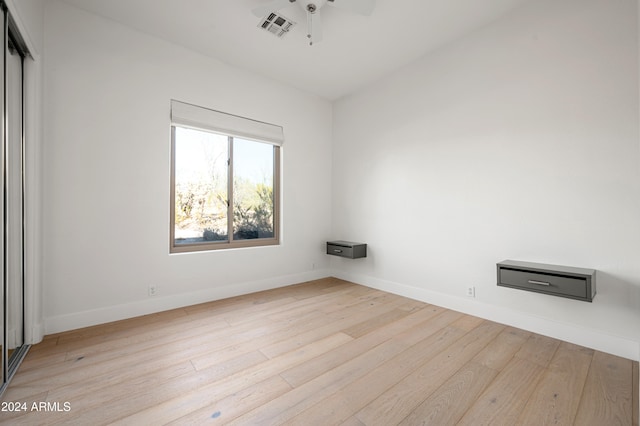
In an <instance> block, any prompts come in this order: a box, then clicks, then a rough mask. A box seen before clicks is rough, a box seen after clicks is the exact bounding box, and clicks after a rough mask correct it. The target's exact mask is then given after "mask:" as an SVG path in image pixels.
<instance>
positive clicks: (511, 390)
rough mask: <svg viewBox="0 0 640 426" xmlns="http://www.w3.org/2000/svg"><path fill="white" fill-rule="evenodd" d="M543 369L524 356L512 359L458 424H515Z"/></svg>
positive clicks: (477, 425)
mask: <svg viewBox="0 0 640 426" xmlns="http://www.w3.org/2000/svg"><path fill="white" fill-rule="evenodd" d="M543 373H544V368H543V367H541V366H539V365H538V364H536V363H533V362H530V361H527V360H525V359H522V358H513V360H512V361H511V362H510V363H509V364H508V365H507V366H506V367H505V368H504V370H502V372H500V374H499V375H498V376H497V377H496V379H495V380H494V381H493V382H492V383H491V384H490V385H489V386H488V387H487V389H485V391H484V392H483V393H482V394H481V395H480V396H479V397H478V399H477V400H476V401H475V403H474V404H473V405H472V406H471V408H469V410H468V411H467V412H466V413H465V415H464V416H463V417H462V418H461V419H460V421H459V422H458V425H469V426H479V425H492V426H499V425H504V426H512V425H515V424H517V423H516V421H517V420H518V416H519V415H520V413H521V412H522V409H523V408H524V406H525V404H526V403H527V398H528V397H529V395H530V394H531V392H533V386H535V384H536V383H537V382H538V380H539V379H540V377H541V376H542V374H543Z"/></svg>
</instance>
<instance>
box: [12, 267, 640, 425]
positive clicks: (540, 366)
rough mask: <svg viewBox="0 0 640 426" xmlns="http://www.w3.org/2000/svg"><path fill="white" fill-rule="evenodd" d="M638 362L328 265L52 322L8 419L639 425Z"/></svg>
mask: <svg viewBox="0 0 640 426" xmlns="http://www.w3.org/2000/svg"><path fill="white" fill-rule="evenodd" d="M637 370H638V363H637V362H632V361H630V360H627V359H623V358H619V357H616V356H612V355H608V354H605V353H602V352H597V351H593V350H591V349H587V348H584V347H579V346H576V345H572V344H569V343H564V342H561V341H558V340H555V339H551V338H548V337H544V336H541V335H537V334H533V333H529V332H527V331H523V330H519V329H516V328H512V327H508V326H504V325H501V324H497V323H493V322H490V321H486V320H482V319H479V318H475V317H472V316H468V315H463V314H460V313H458V312H454V311H450V310H447V309H443V308H440V307H437V306H433V305H428V304H425V303H421V302H417V301H413V300H410V299H406V298H403V297H399V296H395V295H391V294H388V293H384V292H381V291H377V290H373V289H369V288H366V287H362V286H358V285H355V284H352V283H348V282H345V281H341V280H338V279H333V278H329V279H324V280H319V281H314V282H309V283H303V284H300V285H296V286H291V287H286V288H282V289H276V290H271V291H266V292H261V293H256V294H253V295H247V296H241V297H235V298H231V299H227V300H221V301H216V302H211V303H206V304H202V305H197V306H192V307H188V308H184V309H176V310H173V311H169V312H164V313H160V314H154V315H148V316H144V317H140V318H135V319H131V320H126V321H120V322H116V323H111V324H105V325H101V326H96V327H91V328H86V329H82V330H77V331H72V332H67V333H61V334H57V335H52V336H47V337H46V338H45V340H44V341H43V342H42V343H40V344H38V345H35V346H34V347H33V348H32V349H31V351H30V352H29V354H28V355H27V357H26V359H25V361H24V363H23V364H22V366H21V367H20V370H19V371H18V373H17V375H16V376H15V377H14V380H13V382H12V384H11V385H10V387H9V389H8V390H7V392H6V393H5V395H4V398H3V401H4V402H19V403H21V404H22V403H24V405H22V407H24V408H26V411H23V412H6V411H5V412H0V422H1V423H5V424H11V425H21V424H29V425H48V424H64V425H83V426H84V425H100V424H122V425H160V424H172V425H190V424H195V425H198V424H224V425H246V424H259V425H267V424H292V425H323V426H324V425H385V426H386V425H395V424H402V425H417V424H432V425H449V424H451V425H453V424H460V425H474V426H475V425H482V424H490V425H510V426H511V425H519V424H522V425H550V424H553V425H598V426H604V425H607V426H608V425H632V424H634V421H635V424H637V417H638V414H637V413H638V410H637V401H638V395H637V379H634V376H633V374H634V373H635V375H636V377H637ZM634 380H635V387H634ZM34 402H35V403H36V405H35V407H34V405H33V403H34ZM41 402H49V403H50V404H49V405H48V406H46V405H42V406H41V405H40V404H39V403H41ZM634 403H635V407H634ZM4 406H5V407H6V405H4ZM14 408H15V407H14ZM34 408H42V409H43V411H37V410H34ZM47 409H48V411H47ZM52 409H57V410H58V411H51V410H52Z"/></svg>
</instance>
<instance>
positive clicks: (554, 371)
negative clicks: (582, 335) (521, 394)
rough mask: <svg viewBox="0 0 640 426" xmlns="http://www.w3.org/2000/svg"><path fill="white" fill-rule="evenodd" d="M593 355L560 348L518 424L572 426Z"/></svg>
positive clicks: (570, 347)
mask: <svg viewBox="0 0 640 426" xmlns="http://www.w3.org/2000/svg"><path fill="white" fill-rule="evenodd" d="M593 352H594V351H593V350H591V349H586V348H583V347H580V346H576V345H572V344H570V343H562V344H560V346H559V347H558V350H557V351H556V353H555V355H554V357H553V359H552V360H551V362H550V364H549V367H548V368H547V370H546V373H545V375H544V376H543V377H542V379H541V380H540V382H539V383H538V386H537V387H536V389H535V390H534V391H533V393H532V394H531V396H530V397H529V400H528V402H527V405H526V406H525V408H524V411H523V412H522V414H521V415H520V421H519V422H518V423H519V424H521V425H530V426H537V425H540V424H548V425H572V424H573V421H574V419H575V415H576V412H577V410H578V405H579V404H580V397H581V396H582V390H583V388H584V383H585V381H586V379H587V372H588V371H589V366H590V365H591V359H592V358H593Z"/></svg>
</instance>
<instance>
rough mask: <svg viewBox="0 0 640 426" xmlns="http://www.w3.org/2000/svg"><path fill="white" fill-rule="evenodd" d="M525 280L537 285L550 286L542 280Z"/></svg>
mask: <svg viewBox="0 0 640 426" xmlns="http://www.w3.org/2000/svg"><path fill="white" fill-rule="evenodd" d="M527 282H528V283H529V284H537V285H545V286H550V285H551V284H549V283H545V282H544V281H536V280H529V281H527Z"/></svg>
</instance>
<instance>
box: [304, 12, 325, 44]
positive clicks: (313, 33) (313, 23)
mask: <svg viewBox="0 0 640 426" xmlns="http://www.w3.org/2000/svg"><path fill="white" fill-rule="evenodd" d="M307 32H308V35H307V37H309V44H311V45H313V43H317V42H319V41H322V19H321V18H320V13H319V12H318V11H316V12H315V13H311V12H307Z"/></svg>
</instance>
